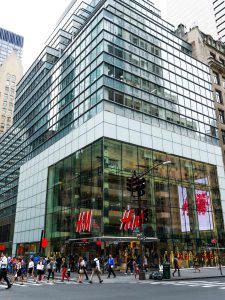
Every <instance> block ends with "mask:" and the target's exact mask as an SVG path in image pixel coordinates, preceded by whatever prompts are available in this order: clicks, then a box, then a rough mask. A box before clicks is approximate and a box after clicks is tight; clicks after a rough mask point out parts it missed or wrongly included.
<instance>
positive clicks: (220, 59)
mask: <svg viewBox="0 0 225 300" xmlns="http://www.w3.org/2000/svg"><path fill="white" fill-rule="evenodd" d="M219 62H220V63H221V65H222V66H224V59H222V58H219Z"/></svg>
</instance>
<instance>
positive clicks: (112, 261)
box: [107, 254, 116, 278]
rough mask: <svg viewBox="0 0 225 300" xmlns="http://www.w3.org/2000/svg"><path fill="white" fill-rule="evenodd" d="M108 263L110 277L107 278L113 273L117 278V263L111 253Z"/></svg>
mask: <svg viewBox="0 0 225 300" xmlns="http://www.w3.org/2000/svg"><path fill="white" fill-rule="evenodd" d="M107 264H108V277H107V278H110V275H111V273H112V274H113V276H114V278H115V277H116V274H115V272H114V270H113V268H114V266H115V264H114V258H113V257H112V255H111V254H109V258H108V261H107Z"/></svg>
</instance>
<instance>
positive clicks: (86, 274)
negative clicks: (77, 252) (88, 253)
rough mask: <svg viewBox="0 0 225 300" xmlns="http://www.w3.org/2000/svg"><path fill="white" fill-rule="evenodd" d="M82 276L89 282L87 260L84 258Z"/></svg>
mask: <svg viewBox="0 0 225 300" xmlns="http://www.w3.org/2000/svg"><path fill="white" fill-rule="evenodd" d="M84 275H85V277H86V280H89V278H88V273H87V258H86V257H84Z"/></svg>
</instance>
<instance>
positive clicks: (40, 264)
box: [36, 258, 44, 283]
mask: <svg viewBox="0 0 225 300" xmlns="http://www.w3.org/2000/svg"><path fill="white" fill-rule="evenodd" d="M43 278H44V264H43V259H42V258H41V259H40V260H39V261H38V263H37V279H36V283H39V282H41V281H42V280H43Z"/></svg>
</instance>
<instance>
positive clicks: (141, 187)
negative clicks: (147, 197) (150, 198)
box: [137, 177, 146, 196]
mask: <svg viewBox="0 0 225 300" xmlns="http://www.w3.org/2000/svg"><path fill="white" fill-rule="evenodd" d="M145 182H146V181H145V178H144V177H142V178H139V180H138V185H137V191H138V196H144V194H145Z"/></svg>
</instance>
